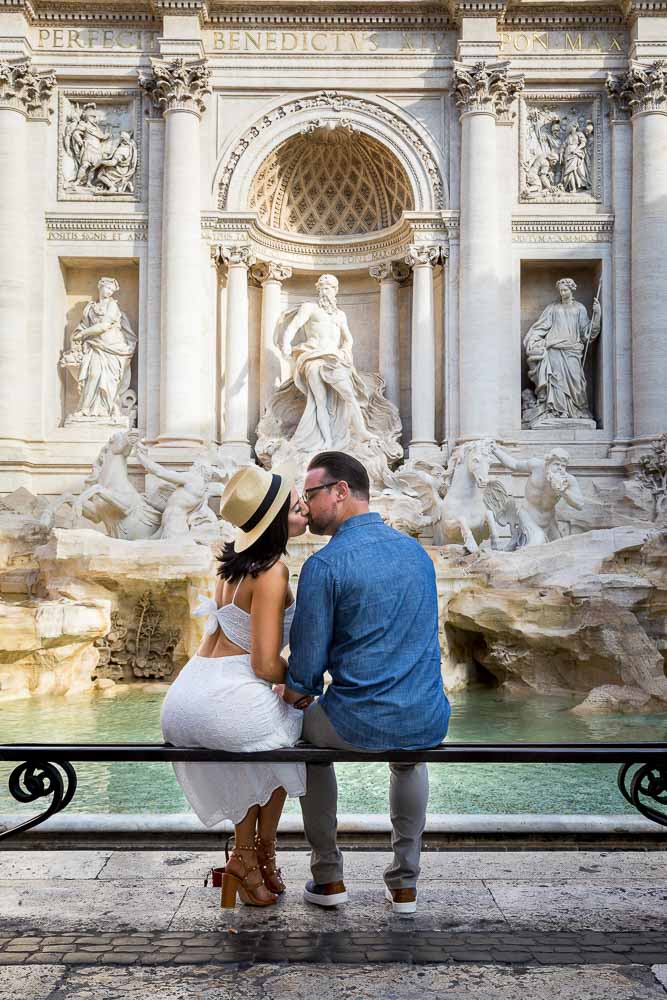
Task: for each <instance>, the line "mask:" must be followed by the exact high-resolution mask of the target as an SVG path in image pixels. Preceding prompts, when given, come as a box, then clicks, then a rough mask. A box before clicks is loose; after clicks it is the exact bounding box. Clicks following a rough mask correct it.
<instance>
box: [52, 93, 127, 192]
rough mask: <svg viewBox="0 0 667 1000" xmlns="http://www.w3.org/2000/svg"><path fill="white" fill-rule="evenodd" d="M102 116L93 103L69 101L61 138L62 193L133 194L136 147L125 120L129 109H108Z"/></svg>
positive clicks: (119, 107)
mask: <svg viewBox="0 0 667 1000" xmlns="http://www.w3.org/2000/svg"><path fill="white" fill-rule="evenodd" d="M105 110H106V114H104V120H102V121H101V120H100V118H101V115H102V114H103V113H102V112H101V111H100V110H99V109H98V107H97V105H96V104H95V103H88V104H84V105H83V106H81V105H79V104H77V103H76V102H74V101H72V102H70V104H69V112H68V114H67V121H66V124H65V128H64V131H63V136H62V143H63V148H64V154H65V158H64V161H63V187H64V189H65V191H75V192H81V191H87V192H90V193H91V194H93V195H96V194H99V195H105V194H106V195H108V194H111V195H119V194H132V193H133V192H134V184H135V175H136V173H137V165H138V150H137V143H136V141H135V139H134V133H133V131H132V130H131V129H129V128H127V127H123V125H127V122H126V121H125V119H129V115H130V112H129V108H128V107H126V106H125V107H124V106H122V105H121V106H118V107H116V106H109V107H108V108H106V109H105Z"/></svg>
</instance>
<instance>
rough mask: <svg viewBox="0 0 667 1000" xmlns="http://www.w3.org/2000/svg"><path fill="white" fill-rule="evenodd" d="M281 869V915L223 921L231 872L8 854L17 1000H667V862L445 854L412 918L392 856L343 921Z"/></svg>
mask: <svg viewBox="0 0 667 1000" xmlns="http://www.w3.org/2000/svg"><path fill="white" fill-rule="evenodd" d="M280 862H281V864H282V866H283V870H284V874H285V877H286V880H287V882H288V892H287V893H286V895H285V897H284V898H282V899H281V900H280V901H279V903H278V904H277V905H276V906H275V907H268V908H266V909H264V910H255V909H252V908H250V907H244V906H241V905H239V906H237V908H236V909H235V910H231V911H230V910H226V911H221V910H220V908H219V891H218V890H215V889H212V888H210V887H209V888H205V887H204V886H203V876H204V874H205V873H206V871H207V869H208V868H209V867H210V866H211V865H213V864H219V863H220V858H219V856H218V855H214V854H202V853H194V852H177V851H171V852H166V851H141V852H139V851H137V852H129V851H69V852H68V851H2V852H0V1000H10V998H11V1000H64V998H69V997H72V998H76V1000H114V998H116V997H117V998H118V1000H121V998H122V1000H126V998H132V997H135V996H136V997H137V998H139V997H141V998H142V1000H185V998H190V997H192V998H195V997H197V998H199V997H202V998H204V1000H226V998H227V997H229V998H230V1000H231V998H232V997H233V998H234V1000H246V998H249V997H253V998H255V997H257V998H267V1000H272V998H274V997H275V998H276V1000H278V998H283V997H284V996H285V995H289V997H290V1000H301V997H303V998H304V1000H312V998H313V996H317V998H318V1000H320V998H331V1000H375V998H377V1000H380V998H382V1000H393V998H396V1000H407V998H408V997H409V998H410V1000H413V998H418V997H421V996H423V997H434V998H438V997H440V996H442V997H443V998H444V997H445V996H446V997H447V1000H467V998H468V997H473V996H476V997H483V998H484V1000H496V998H497V1000H501V998H502V1000H513V998H514V997H515V996H516V998H517V1000H518V998H519V996H521V997H525V996H526V995H530V996H531V1000H532V997H533V996H534V997H535V1000H542V998H544V1000H547V998H549V1000H550V998H552V997H553V998H554V1000H555V998H558V1000H570V998H571V1000H598V998H599V1000H603V998H604V1000H635V998H637V1000H640V998H641V1000H644V998H646V1000H649V998H650V1000H654V998H660V1000H667V852H664V851H650V852H642V851H636V852H627V851H623V852H620V851H618V852H617V851H608V852H604V851H602V852H601V851H590V852H584V851H577V852H569V851H549V852H513V853H508V852H483V853H476V852H473V851H469V852H442V853H437V852H429V853H426V854H424V856H423V872H422V877H421V879H420V883H419V909H418V912H417V914H416V915H415V916H413V917H408V918H405V917H397V916H395V915H393V914H392V913H391V910H390V907H389V905H388V904H387V903H386V902H385V901H384V900H383V898H382V889H383V884H382V871H383V868H384V866H385V865H386V863H387V856H386V854H383V853H381V852H348V853H347V854H346V875H345V878H346V882H347V885H348V889H349V892H350V902H349V903H348V904H347V906H344V907H338V908H335V909H333V910H331V911H322V910H321V909H319V908H317V907H313V906H309V905H308V904H305V903H304V902H303V901H302V899H301V889H302V886H303V882H304V881H305V879H306V878H307V876H308V874H309V873H308V856H307V855H306V854H305V853H303V852H296V851H294V852H283V853H282V854H281V856H280ZM547 973H549V974H550V975H551V978H550V979H548V977H547ZM314 976H316V977H318V979H317V982H318V984H319V985H317V986H315V985H314V981H313V977H314ZM548 983H550V984H551V986H550V987H549V988H547V984H548ZM482 986H483V988H482Z"/></svg>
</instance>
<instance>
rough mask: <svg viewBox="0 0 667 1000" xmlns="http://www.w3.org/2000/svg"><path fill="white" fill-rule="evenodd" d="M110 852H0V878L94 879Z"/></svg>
mask: <svg viewBox="0 0 667 1000" xmlns="http://www.w3.org/2000/svg"><path fill="white" fill-rule="evenodd" d="M112 854H113V851H0V879H20V880H26V879H37V880H40V881H41V880H43V879H49V880H50V879H77V880H80V879H94V878H97V876H98V875H99V874H100V872H101V871H102V869H103V868H104V866H105V864H106V863H107V861H108V859H109V858H110V857H111V855H112Z"/></svg>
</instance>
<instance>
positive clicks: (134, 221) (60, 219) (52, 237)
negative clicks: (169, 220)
mask: <svg viewBox="0 0 667 1000" xmlns="http://www.w3.org/2000/svg"><path fill="white" fill-rule="evenodd" d="M46 238H47V240H49V242H56V243H61V242H62V243H64V242H68V243H69V242H72V243H74V242H76V243H79V242H89V241H92V242H95V243H100V242H114V243H115V242H118V241H122V242H129V243H145V242H146V241H147V239H148V219H147V217H146V216H145V215H136V214H134V213H133V214H132V215H129V214H127V215H126V214H123V215H120V214H119V215H89V214H86V215H56V214H53V213H49V214H48V215H47V216H46Z"/></svg>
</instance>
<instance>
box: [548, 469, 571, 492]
mask: <svg viewBox="0 0 667 1000" xmlns="http://www.w3.org/2000/svg"><path fill="white" fill-rule="evenodd" d="M547 482H548V483H549V486H551V488H552V489H554V490H555V491H556V493H563V492H564V491H565V490H566V489H567V487H568V479H567V476H566V474H565V473H564V472H561V471H560V469H548V470H547Z"/></svg>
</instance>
